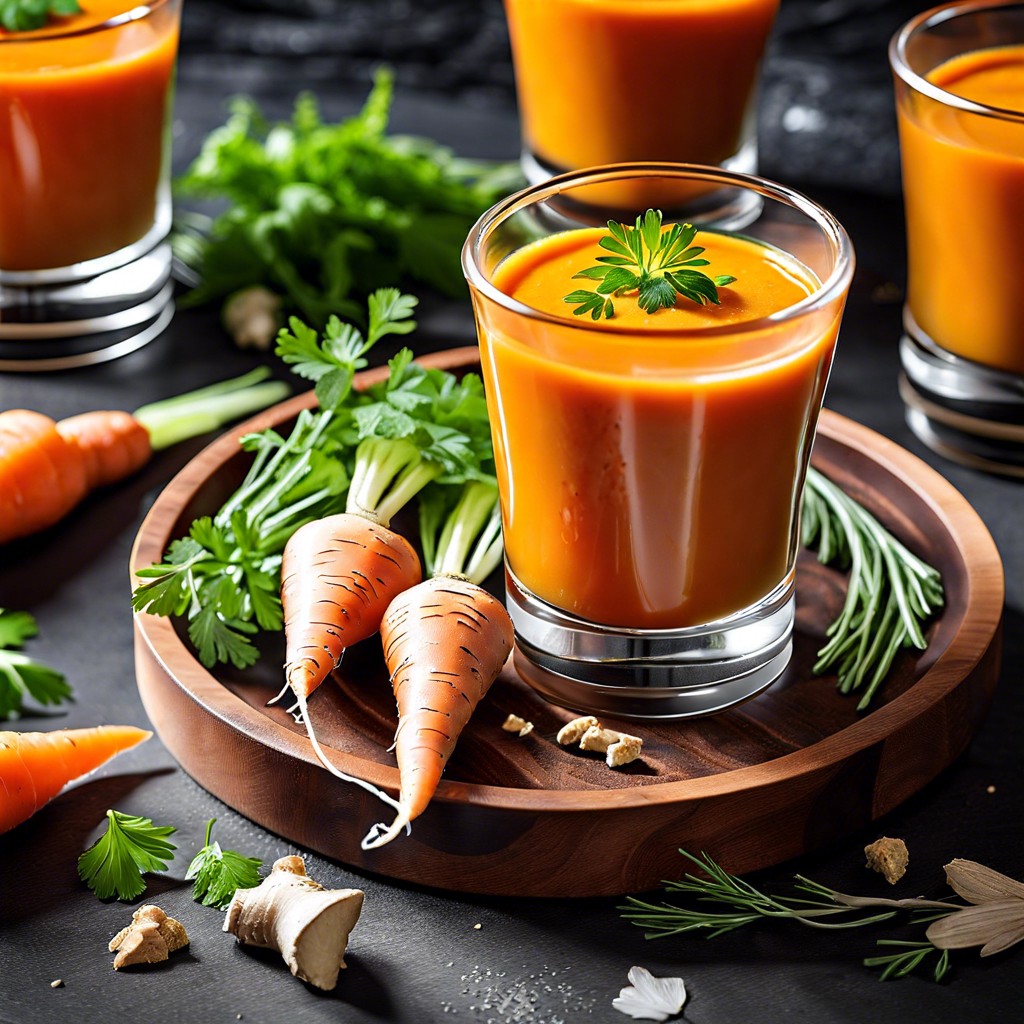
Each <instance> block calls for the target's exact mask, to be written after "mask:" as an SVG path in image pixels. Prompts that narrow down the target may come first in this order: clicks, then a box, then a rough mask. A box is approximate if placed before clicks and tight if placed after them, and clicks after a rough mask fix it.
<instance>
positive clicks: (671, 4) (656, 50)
mask: <svg viewBox="0 0 1024 1024" xmlns="http://www.w3.org/2000/svg"><path fill="white" fill-rule="evenodd" d="M778 6H779V0H630V2H628V3H623V2H622V0H505V14H506V17H507V20H508V27H509V36H510V39H511V43H512V58H513V64H514V68H515V77H516V91H517V94H518V98H519V116H520V121H521V125H522V135H523V166H524V169H525V171H526V174H527V177H528V179H529V180H530V181H532V182H539V181H541V180H543V179H544V178H546V177H550V175H551V174H553V173H561V172H562V171H569V170H576V169H579V168H583V167H592V166H596V165H599V164H610V163H620V162H624V161H636V160H662V161H671V162H678V163H701V164H711V165H715V166H721V167H728V168H731V169H733V170H739V171H753V170H754V169H755V166H756V162H757V143H756V123H755V97H756V91H757V90H756V87H757V81H758V76H759V69H760V64H761V58H762V55H763V53H764V48H765V42H766V40H767V38H768V34H769V32H770V31H771V27H772V23H773V21H774V18H775V13H776V11H777V9H778Z"/></svg>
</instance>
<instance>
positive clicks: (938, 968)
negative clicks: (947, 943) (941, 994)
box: [864, 939, 949, 981]
mask: <svg viewBox="0 0 1024 1024" xmlns="http://www.w3.org/2000/svg"><path fill="white" fill-rule="evenodd" d="M877 945H879V946H900V947H901V952H899V953H888V954H886V955H884V956H869V957H867V958H866V959H865V960H864V966H865V967H881V968H882V973H881V975H880V977H879V980H880V981H888V980H889V979H890V978H905V977H906V976H907V975H908V974H910V973H912V972H913V971H914V970H916V969H917V968H918V967H920V966H921V964H922V963H924V962H925V961H926V960H930V959H931V957H932V956H935V957H936V958H937V959H936V961H935V967H934V968H933V969H932V977H933V978H934V979H935V981H942V979H943V978H944V977H945V976H946V975H947V974H948V973H949V950H948V949H936V948H935V947H934V946H933V945H932V944H931V943H930V942H901V941H900V940H899V939H879V940H878V942H877Z"/></svg>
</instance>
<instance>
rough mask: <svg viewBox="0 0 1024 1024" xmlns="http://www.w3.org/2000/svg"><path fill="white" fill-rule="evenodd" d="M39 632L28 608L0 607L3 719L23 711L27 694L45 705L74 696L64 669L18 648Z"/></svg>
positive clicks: (0, 693) (0, 692)
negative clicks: (39, 659) (14, 609)
mask: <svg viewBox="0 0 1024 1024" xmlns="http://www.w3.org/2000/svg"><path fill="white" fill-rule="evenodd" d="M38 632H39V628H38V627H37V625H36V620H35V619H34V618H33V617H32V616H31V615H30V614H29V613H28V612H15V611H10V610H9V609H7V608H0V719H4V718H17V717H18V716H19V715H21V714H23V713H24V711H25V707H24V703H23V702H24V699H25V698H26V697H31V698H32V699H33V700H35V701H36V702H37V703H39V704H42V705H55V704H61V703H63V702H64V701H67V700H69V699H70V698H71V693H72V691H71V687H70V686H69V685H68V682H67V680H66V679H65V678H64V675H63V673H61V672H58V671H57V670H56V669H55V668H50V666H48V665H44V664H42V663H41V662H38V661H36V660H35V659H34V658H30V657H29V656H28V655H26V654H21V653H19V651H18V650H17V649H18V648H20V647H22V646H23V645H24V643H25V641H26V640H29V639H31V638H32V637H34V636H35V635H36V634H37V633H38Z"/></svg>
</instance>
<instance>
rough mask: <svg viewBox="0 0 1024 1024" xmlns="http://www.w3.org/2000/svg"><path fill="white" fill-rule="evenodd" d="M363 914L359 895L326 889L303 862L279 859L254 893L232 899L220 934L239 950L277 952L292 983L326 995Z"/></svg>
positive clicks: (249, 891)
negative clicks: (234, 940)
mask: <svg viewBox="0 0 1024 1024" xmlns="http://www.w3.org/2000/svg"><path fill="white" fill-rule="evenodd" d="M362 909H363V892H362V890H361V889H325V888H324V887H323V886H322V885H318V884H317V883H316V882H314V881H313V879H312V878H310V877H309V875H307V874H306V864H305V861H303V859H302V858H301V857H281V858H280V859H279V860H277V861H275V862H274V867H273V869H272V870H271V872H270V874H269V875H268V876H267V877H266V878H264V879H263V881H262V882H261V883H260V884H259V885H258V886H257V887H256V888H255V889H239V890H238V891H237V892H236V893H235V895H234V898H233V899H232V900H231V905H230V906H229V907H228V912H227V917H226V918H225V920H224V931H226V932H231V934H232V935H234V936H235V937H236V938H237V939H238V941H239V942H241V943H243V944H246V945H250V946H261V947H263V948H264V949H276V950H277V951H278V952H279V953H280V954H281V956H282V957H283V958H284V962H285V963H286V964H287V965H288V967H289V968H290V969H291V972H292V974H294V975H295V977H296V978H300V979H301V980H302V981H308V982H309V983H310V984H311V985H315V986H316V987H317V988H320V989H324V990H325V991H330V990H331V989H333V988H334V986H335V985H336V984H337V983H338V971H339V970H340V969H341V968H342V967H344V966H345V948H346V946H347V945H348V937H349V934H350V933H351V931H352V929H353V928H354V927H355V924H356V921H358V920H359V912H360V911H361V910H362Z"/></svg>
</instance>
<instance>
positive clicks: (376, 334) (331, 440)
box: [132, 288, 416, 668]
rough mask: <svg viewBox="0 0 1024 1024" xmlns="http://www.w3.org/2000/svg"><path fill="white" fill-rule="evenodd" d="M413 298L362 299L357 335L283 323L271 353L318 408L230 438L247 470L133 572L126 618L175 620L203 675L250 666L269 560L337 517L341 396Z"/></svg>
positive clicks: (271, 586)
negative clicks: (160, 555)
mask: <svg viewBox="0 0 1024 1024" xmlns="http://www.w3.org/2000/svg"><path fill="white" fill-rule="evenodd" d="M415 308H416V299H415V298H414V297H413V296H411V295H403V294H402V293H401V292H399V291H398V290H397V289H396V288H382V289H379V290H378V291H376V292H374V293H373V294H372V295H371V296H370V298H369V302H368V310H367V311H368V317H367V321H368V327H367V330H366V334H365V336H364V334H363V333H362V332H361V331H360V330H359V329H358V328H357V327H355V326H353V325H352V324H345V323H342V322H341V321H340V320H339V319H338V318H337V317H331V318H330V319H329V320H328V321H327V325H326V326H325V328H324V330H323V332H321V333H319V334H318V332H317V331H314V330H313V329H312V328H310V327H308V326H306V324H304V323H302V321H300V320H298V319H296V318H295V317H292V318H291V320H290V321H289V326H288V328H287V329H282V330H281V331H280V332H279V334H278V337H277V348H276V352H277V354H278V355H279V356H280V357H281V358H282V359H283V360H284V362H285V363H287V364H289V365H290V366H291V367H292V369H293V370H294V372H295V373H296V374H298V375H299V376H300V377H304V378H306V379H307V380H312V381H315V384H316V397H317V402H318V408H316V409H312V410H303V411H302V412H301V413H300V414H299V416H298V418H297V420H296V422H295V425H294V427H293V428H292V429H291V431H290V433H289V434H288V435H287V436H286V437H282V436H281V435H280V434H279V433H278V432H277V431H276V430H264V431H261V432H259V433H255V434H249V435H247V436H246V437H244V438H243V439H242V447H243V448H244V449H245V451H246V452H250V453H252V456H253V458H252V463H251V464H250V467H249V471H248V473H247V474H246V477H245V479H244V480H243V481H242V483H241V485H240V486H239V488H238V489H237V490H236V491H235V493H234V494H232V495H231V497H230V498H228V500H227V501H226V502H225V503H224V504H223V505H222V506H221V508H220V509H219V510H218V511H217V512H216V513H215V514H214V515H213V516H203V517H201V518H199V519H197V520H195V521H194V522H193V523H192V525H191V527H190V529H189V533H188V536H187V537H182V538H179V539H178V540H176V541H174V543H173V544H171V546H170V547H169V548H168V550H167V553H166V555H165V558H164V561H163V562H161V563H158V564H157V565H153V566H150V567H148V568H145V569H141V570H139V571H138V573H137V576H138V585H137V586H136V588H135V592H134V593H133V595H132V604H133V606H134V608H135V610H136V611H138V612H148V613H150V614H153V615H167V616H187V619H188V633H189V638H190V639H191V641H192V643H193V644H194V646H195V648H196V651H197V653H198V655H199V660H200V661H201V662H202V663H203V664H204V665H205V666H207V667H208V668H212V667H213V666H214V665H216V664H217V663H219V662H230V663H231V664H233V665H234V666H235V667H236V668H246V667H248V666H249V665H252V664H254V663H255V662H256V660H257V659H258V658H259V651H258V650H257V648H256V647H255V645H254V644H253V643H252V641H251V639H250V637H251V635H252V634H253V633H255V632H256V631H257V629H264V630H267V631H269V632H274V631H277V630H280V629H281V626H282V624H283V613H282V608H281V600H280V594H281V562H282V555H283V551H284V548H285V545H286V544H287V542H288V540H289V538H291V537H292V536H293V535H294V534H295V533H296V531H298V530H299V529H300V528H301V527H303V526H304V525H305V524H306V523H312V522H315V521H316V520H319V519H322V518H325V517H329V516H332V515H336V514H338V513H340V512H343V511H344V510H345V501H346V496H347V493H348V489H349V480H350V472H349V471H350V469H351V462H352V456H353V452H354V450H355V440H354V438H355V436H356V431H355V428H354V427H353V416H354V408H355V406H356V404H357V402H359V401H360V400H361V396H360V394H359V393H358V392H357V391H355V390H354V389H353V381H354V378H355V375H356V373H357V371H359V370H361V369H363V367H365V366H366V358H365V357H366V353H367V352H368V351H369V350H370V348H371V347H372V346H373V345H375V344H376V343H377V341H379V340H380V339H381V338H383V337H385V336H386V335H389V334H407V333H408V332H409V331H411V330H412V329H413V328H414V327H415V326H416V321H415V320H413V319H412V315H413V312H414V310H415Z"/></svg>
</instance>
